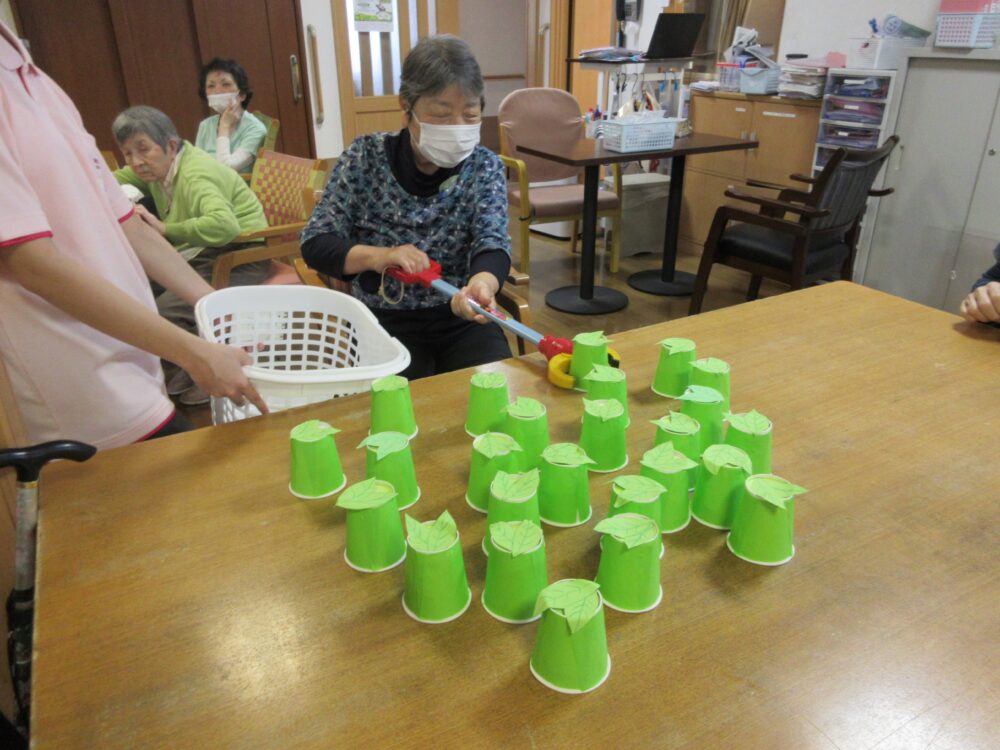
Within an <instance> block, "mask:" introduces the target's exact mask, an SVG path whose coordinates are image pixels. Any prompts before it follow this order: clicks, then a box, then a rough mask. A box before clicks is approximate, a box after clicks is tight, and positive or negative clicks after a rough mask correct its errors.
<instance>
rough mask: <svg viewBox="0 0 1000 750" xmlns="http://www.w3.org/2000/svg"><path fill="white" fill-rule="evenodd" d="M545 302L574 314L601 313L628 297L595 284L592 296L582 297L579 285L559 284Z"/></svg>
mask: <svg viewBox="0 0 1000 750" xmlns="http://www.w3.org/2000/svg"><path fill="white" fill-rule="evenodd" d="M688 293H689V294H690V292H688ZM545 304H546V305H548V306H549V307H551V308H554V309H556V310H560V311H562V312H567V313H573V314H574V315H603V314H606V313H613V312H616V311H618V310H621V309H622V308H623V307H625V306H626V305H628V297H626V296H625V295H624V294H622V293H621V292H619V291H617V290H615V289H608V288H607V287H605V286H595V287H594V296H593V298H591V299H583V298H582V297H581V296H580V287H578V286H561V287H559V288H558V289H553V290H552V291H551V292H549V293H548V294H546V295H545Z"/></svg>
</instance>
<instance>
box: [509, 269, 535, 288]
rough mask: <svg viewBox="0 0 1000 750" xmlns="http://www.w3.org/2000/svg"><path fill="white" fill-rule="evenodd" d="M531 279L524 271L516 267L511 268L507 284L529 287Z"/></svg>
mask: <svg viewBox="0 0 1000 750" xmlns="http://www.w3.org/2000/svg"><path fill="white" fill-rule="evenodd" d="M529 281H531V277H530V276H528V274H526V273H524V272H523V271H519V270H518V269H517V268H516V267H515V266H511V267H510V270H509V271H508V272H507V283H508V284H513V285H514V286H527V285H528V282H529Z"/></svg>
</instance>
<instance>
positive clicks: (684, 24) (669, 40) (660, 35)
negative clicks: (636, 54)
mask: <svg viewBox="0 0 1000 750" xmlns="http://www.w3.org/2000/svg"><path fill="white" fill-rule="evenodd" d="M704 22H705V14H704V13H660V15H659V16H657V18H656V26H655V27H654V28H653V36H652V37H651V38H650V40H649V49H647V50H646V55H645V58H646V59H647V60H663V59H669V58H675V57H691V53H692V52H693V51H694V45H695V42H697V41H698V33H699V32H700V31H701V25H702V24H703V23H704Z"/></svg>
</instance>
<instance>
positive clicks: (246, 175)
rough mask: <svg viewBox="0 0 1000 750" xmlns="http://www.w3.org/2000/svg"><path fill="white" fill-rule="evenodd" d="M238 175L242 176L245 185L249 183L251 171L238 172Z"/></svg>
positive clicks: (251, 175)
mask: <svg viewBox="0 0 1000 750" xmlns="http://www.w3.org/2000/svg"><path fill="white" fill-rule="evenodd" d="M240 177H242V178H243V181H244V182H245V183H246V184H247V185H249V184H250V180H252V179H253V172H240Z"/></svg>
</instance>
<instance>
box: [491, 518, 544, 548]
mask: <svg viewBox="0 0 1000 750" xmlns="http://www.w3.org/2000/svg"><path fill="white" fill-rule="evenodd" d="M490 539H491V540H492V542H493V546H494V547H496V548H497V549H502V550H504V551H505V552H510V553H511V554H512V555H513V556H514V557H517V556H518V555H523V554H526V553H528V552H531V551H532V550H534V549H536V548H537V547H538V545H539V544H541V543H542V530H541V528H540V527H539V526H537V525H536V524H534V523H532V522H531V521H501V522H499V523H494V524H490Z"/></svg>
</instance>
